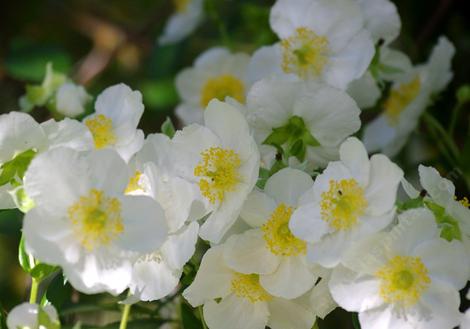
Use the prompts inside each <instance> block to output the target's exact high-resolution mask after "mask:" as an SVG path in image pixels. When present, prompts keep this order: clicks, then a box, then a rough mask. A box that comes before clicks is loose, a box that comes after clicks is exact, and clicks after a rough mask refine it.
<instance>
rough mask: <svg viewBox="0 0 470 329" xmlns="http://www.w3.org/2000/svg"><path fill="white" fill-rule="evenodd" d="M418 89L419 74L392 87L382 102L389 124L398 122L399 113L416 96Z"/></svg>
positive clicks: (419, 82)
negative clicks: (406, 81)
mask: <svg viewBox="0 0 470 329" xmlns="http://www.w3.org/2000/svg"><path fill="white" fill-rule="evenodd" d="M420 89H421V80H420V79H419V76H417V77H416V78H414V79H413V80H411V81H410V82H408V83H403V84H401V85H400V86H398V87H397V88H394V89H392V91H391V92H390V95H389V96H388V98H387V100H386V101H385V103H384V108H385V115H386V117H387V118H388V121H389V123H390V124H392V125H396V124H397V123H398V119H399V117H400V114H401V113H402V112H403V110H404V109H405V108H406V107H407V106H408V105H409V104H410V103H411V102H412V101H413V100H414V99H415V98H416V96H418V94H419V91H420Z"/></svg>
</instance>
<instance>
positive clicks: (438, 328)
mask: <svg viewBox="0 0 470 329" xmlns="http://www.w3.org/2000/svg"><path fill="white" fill-rule="evenodd" d="M344 265H345V266H344V267H343V266H339V267H338V268H336V269H335V270H334V271H333V275H332V277H331V280H330V289H331V293H332V295H333V298H334V299H335V300H336V301H337V302H338V304H339V305H340V306H341V307H342V308H344V309H345V310H347V311H350V312H358V313H359V321H360V323H361V328H363V329H376V328H381V329H382V328H383V329H451V328H454V327H455V326H457V325H458V324H459V318H460V313H459V304H460V298H459V293H458V290H459V289H461V288H463V287H464V286H465V283H466V281H467V280H468V277H469V274H470V272H469V262H468V257H466V254H465V251H464V249H463V246H462V244H461V243H460V242H458V241H453V242H448V241H446V240H444V239H441V238H440V237H439V230H438V228H437V225H436V223H435V220H434V218H433V214H432V213H431V212H430V211H429V210H427V209H424V208H420V209H413V210H409V211H407V212H404V213H402V214H401V215H400V216H399V224H398V225H397V226H395V227H394V228H393V229H392V230H391V231H390V232H389V233H379V234H377V235H376V236H373V237H370V238H369V239H367V240H364V241H363V242H362V243H359V244H357V245H356V247H355V248H353V249H352V250H350V251H349V252H348V254H347V255H346V257H345V261H344Z"/></svg>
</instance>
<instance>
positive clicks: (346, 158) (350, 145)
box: [339, 137, 375, 186]
mask: <svg viewBox="0 0 470 329" xmlns="http://www.w3.org/2000/svg"><path fill="white" fill-rule="evenodd" d="M339 156H340V159H341V162H343V164H344V165H345V166H346V167H347V168H348V169H349V170H350V172H351V173H352V175H353V176H354V178H355V179H356V180H357V182H358V183H359V184H360V185H361V186H367V185H368V184H369V179H370V177H369V176H370V175H371V173H370V170H371V163H370V162H369V156H368V155H367V151H366V149H365V147H364V145H363V144H362V143H361V141H359V140H358V139H357V138H355V137H350V138H348V139H347V140H346V141H345V142H344V143H343V144H341V147H340V149H339ZM374 178H375V177H374Z"/></svg>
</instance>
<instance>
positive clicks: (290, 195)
mask: <svg viewBox="0 0 470 329" xmlns="http://www.w3.org/2000/svg"><path fill="white" fill-rule="evenodd" d="M312 186H313V180H312V178H311V177H310V176H309V175H308V174H306V173H305V172H303V171H301V170H297V169H291V168H284V169H281V170H279V171H278V172H277V173H275V174H274V175H272V176H271V177H270V178H269V179H268V180H267V182H266V185H265V187H264V190H265V192H266V194H267V195H269V196H271V197H272V198H273V199H274V200H275V201H276V202H277V203H284V204H286V205H287V206H296V205H297V204H298V202H299V198H300V196H301V195H302V194H303V193H305V192H306V191H307V190H308V189H310V188H311V187H312Z"/></svg>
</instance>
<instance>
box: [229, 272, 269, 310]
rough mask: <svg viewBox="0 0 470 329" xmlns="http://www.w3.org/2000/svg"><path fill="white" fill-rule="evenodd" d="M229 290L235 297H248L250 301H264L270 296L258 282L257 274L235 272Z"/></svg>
mask: <svg viewBox="0 0 470 329" xmlns="http://www.w3.org/2000/svg"><path fill="white" fill-rule="evenodd" d="M231 290H232V293H234V294H235V295H236V296H237V297H243V298H246V299H248V300H249V301H250V302H251V303H256V302H266V301H269V300H271V299H272V296H271V295H270V294H269V293H268V292H267V291H266V290H265V289H264V288H263V287H262V286H261V284H260V283H259V275H257V274H242V273H235V274H234V277H233V279H232V282H231Z"/></svg>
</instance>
